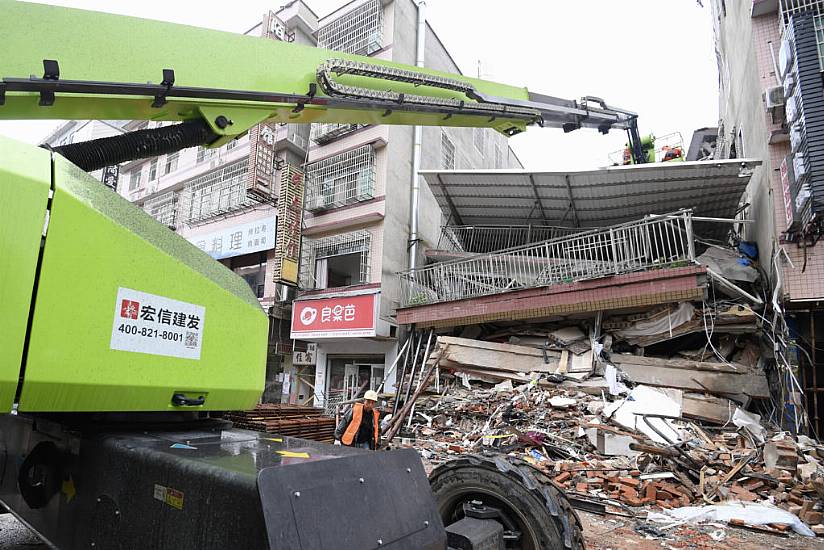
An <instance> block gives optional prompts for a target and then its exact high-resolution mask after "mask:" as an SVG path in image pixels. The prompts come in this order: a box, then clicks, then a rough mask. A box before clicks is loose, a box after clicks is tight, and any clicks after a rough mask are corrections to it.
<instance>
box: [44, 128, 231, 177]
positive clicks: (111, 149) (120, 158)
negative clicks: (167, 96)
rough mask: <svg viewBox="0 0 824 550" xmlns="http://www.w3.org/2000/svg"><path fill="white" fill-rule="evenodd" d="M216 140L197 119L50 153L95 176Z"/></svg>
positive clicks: (63, 147)
mask: <svg viewBox="0 0 824 550" xmlns="http://www.w3.org/2000/svg"><path fill="white" fill-rule="evenodd" d="M218 137H219V136H218V135H217V134H215V133H214V132H212V129H211V128H210V127H209V124H208V123H207V122H206V121H205V120H203V119H198V120H189V121H186V122H183V123H181V124H175V125H173V126H164V127H162V128H152V129H149V130H137V131H134V132H129V133H127V134H123V135H120V136H113V137H106V138H100V139H93V140H90V141H83V142H80V143H72V144H70V145H61V146H59V147H53V148H52V150H53V151H54V152H55V153H58V154H60V155H62V156H63V157H65V158H66V159H67V160H69V161H70V162H72V163H74V164H76V165H77V166H79V167H80V168H82V169H83V170H85V171H86V172H94V171H95V170H99V169H101V168H104V167H106V166H114V165H116V164H120V163H123V162H129V161H131V160H137V159H143V158H149V157H156V156H158V155H164V154H168V153H174V152H175V151H180V150H181V149H186V148H187V147H195V146H196V145H205V144H207V143H211V142H212V141H214V140H215V139H217V138H218Z"/></svg>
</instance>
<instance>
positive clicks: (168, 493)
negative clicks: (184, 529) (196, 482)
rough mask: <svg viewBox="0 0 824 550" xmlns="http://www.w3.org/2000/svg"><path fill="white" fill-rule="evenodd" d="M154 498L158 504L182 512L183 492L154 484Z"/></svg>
mask: <svg viewBox="0 0 824 550" xmlns="http://www.w3.org/2000/svg"><path fill="white" fill-rule="evenodd" d="M154 498H155V500H159V501H160V502H165V503H166V504H168V505H169V506H171V507H172V508H177V509H178V510H183V491H178V490H177V489H172V488H171V487H164V486H163V485H157V484H155V486H154Z"/></svg>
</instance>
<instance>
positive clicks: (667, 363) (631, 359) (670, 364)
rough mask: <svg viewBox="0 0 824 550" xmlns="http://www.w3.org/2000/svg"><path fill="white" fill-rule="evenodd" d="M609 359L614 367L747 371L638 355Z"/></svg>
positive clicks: (737, 366)
mask: <svg viewBox="0 0 824 550" xmlns="http://www.w3.org/2000/svg"><path fill="white" fill-rule="evenodd" d="M611 359H612V362H613V363H614V364H615V365H616V366H618V365H619V364H621V365H624V364H630V365H638V366H650V367H666V368H671V369H690V370H698V371H711V372H729V373H736V374H746V373H747V372H748V371H749V369H748V368H747V367H746V366H744V365H736V364H735V363H732V365H727V364H724V363H709V362H706V361H704V362H701V361H690V360H689V359H663V358H660V357H640V356H638V355H621V354H613V355H612V356H611Z"/></svg>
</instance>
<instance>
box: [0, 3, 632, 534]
mask: <svg viewBox="0 0 824 550" xmlns="http://www.w3.org/2000/svg"><path fill="white" fill-rule="evenodd" d="M0 36H2V38H3V54H2V55H0V79H1V80H0V119H4V120H12V119H13V120H24V119H116V120H128V119H140V120H154V121H176V122H179V124H174V125H171V126H165V127H161V128H156V129H148V130H140V131H136V132H133V133H129V134H125V135H122V136H115V137H112V138H104V139H99V140H93V141H90V142H85V143H77V144H71V145H66V146H62V147H55V148H53V149H48V148H40V147H34V146H30V145H26V144H23V143H20V142H17V141H15V140H12V139H8V138H4V137H3V138H0V258H1V259H2V260H1V261H0V413H3V414H2V415H0V503H2V505H3V506H4V507H5V509H7V510H8V511H10V512H11V513H13V514H14V515H15V516H17V517H18V518H19V519H20V520H21V521H23V522H24V523H25V524H26V525H28V526H29V527H30V528H32V529H33V530H34V531H36V532H37V533H38V534H39V535H40V536H41V537H42V538H43V539H44V540H45V541H47V542H48V543H49V544H50V545H52V546H53V547H55V548H59V549H80V548H94V549H108V548H116V549H138V548H139V549H146V548H174V549H176V550H187V549H227V548H243V549H257V548H271V549H282V548H283V549H298V548H299V549H304V550H308V549H333V548H334V549H341V548H355V549H362V548H378V547H380V548H415V549H419V548H426V549H435V548H447V547H448V546H449V547H453V546H454V547H460V548H504V547H506V548H523V549H538V548H580V547H581V546H582V544H583V543H582V538H581V532H580V524H579V522H578V520H577V517H576V515H575V513H574V512H573V511H572V509H571V507H570V505H569V502H568V501H567V499H566V498H565V497H564V496H563V495H562V494H561V493H560V492H559V491H558V490H557V489H556V488H555V487H554V486H553V485H552V484H551V483H550V482H549V480H547V479H546V478H544V477H543V476H542V475H541V474H540V473H539V472H538V471H537V470H534V469H532V468H531V467H529V466H528V465H526V464H523V463H518V462H514V461H512V460H506V459H505V458H502V457H484V456H476V457H466V458H463V459H460V460H456V461H453V462H450V463H447V464H446V465H444V466H442V467H440V468H438V469H437V470H436V471H435V472H433V474H432V476H431V477H430V479H427V476H426V475H425V473H424V470H423V468H422V466H421V463H420V460H419V458H418V456H417V454H416V453H415V452H414V451H412V450H400V451H388V452H377V453H368V452H362V451H358V450H355V449H350V448H345V447H334V446H331V445H324V444H319V443H313V442H310V441H305V440H300V439H294V438H289V437H275V436H271V435H270V434H261V433H256V432H250V431H244V430H239V429H233V428H232V427H231V425H229V424H228V423H226V422H224V421H221V420H217V419H213V418H210V413H211V412H213V411H225V410H240V409H247V408H251V407H253V406H254V405H255V404H256V403H257V402H258V399H259V396H260V393H261V391H262V388H263V383H264V374H265V353H266V339H267V317H266V315H265V314H264V312H263V311H262V309H261V307H260V305H259V304H258V301H257V299H256V298H255V296H254V295H253V294H252V292H251V291H250V289H249V287H248V286H247V285H246V283H245V282H244V281H243V280H242V279H241V278H239V277H238V276H236V275H235V274H234V273H232V272H231V271H229V270H228V269H226V268H224V267H223V266H222V265H221V264H219V263H218V262H216V261H214V260H212V259H211V258H210V257H209V256H207V255H206V254H205V253H203V252H202V251H200V250H199V249H197V248H196V247H194V246H193V245H191V244H189V243H188V242H187V241H185V240H184V239H183V238H181V237H179V236H178V235H176V234H175V233H174V232H172V231H170V230H169V229H168V228H166V227H164V226H163V225H161V224H159V223H157V222H156V221H155V220H154V219H152V218H151V217H149V216H148V215H146V214H145V213H144V212H142V211H141V210H140V209H138V208H136V207H135V206H134V205H132V204H131V203H129V202H128V201H126V200H125V199H123V198H122V197H120V196H119V195H117V194H116V193H112V192H111V191H110V190H109V189H107V188H105V187H104V186H103V185H101V184H100V183H99V182H97V181H95V180H94V179H93V178H91V177H90V176H89V175H88V174H87V173H86V172H87V171H92V170H96V169H99V168H102V167H105V166H112V165H116V164H118V163H122V162H126V161H129V160H133V159H138V158H147V157H150V156H154V155H160V154H168V153H171V152H173V151H177V150H180V149H183V148H185V147H192V146H198V145H200V146H205V147H217V146H220V145H221V144H223V143H225V142H227V141H229V140H232V139H234V138H236V137H238V136H240V135H242V134H244V133H245V132H247V131H248V130H249V129H250V128H252V127H253V126H255V125H257V124H259V123H261V122H264V121H269V122H284V123H311V122H337V123H350V124H354V123H358V124H409V125H413V124H414V125H443V126H470V127H486V128H494V129H496V130H498V131H500V132H503V133H505V134H507V135H513V134H516V133H518V132H521V131H523V130H524V129H525V128H526V126H528V125H539V126H548V127H556V128H562V129H564V130H565V131H571V130H575V129H578V128H582V127H587V128H594V129H597V130H599V131H601V132H604V133H605V132H608V131H609V130H611V129H619V130H626V131H627V132H628V133H629V134H630V137H631V140H632V138H633V136H636V137H637V130H636V126H635V121H636V116H635V114H634V113H631V112H628V111H624V110H621V109H613V108H610V107H609V106H607V105H606V103H605V102H604V101H602V100H599V99H596V98H584V99H582V100H579V101H571V100H562V99H558V98H554V97H550V96H545V95H541V94H535V93H532V92H529V91H528V90H526V89H525V88H519V87H515V86H508V85H504V84H498V83H494V82H488V81H483V80H479V79H475V78H468V77H465V76H460V75H453V74H445V73H441V72H437V71H432V70H428V69H425V68H418V67H412V66H404V65H400V64H397V63H392V62H388V61H383V60H377V59H373V58H369V57H359V56H355V55H348V54H343V53H340V52H333V51H328V50H323V49H317V48H310V47H302V46H298V45H295V44H291V43H286V42H278V41H273V40H265V39H261V38H254V37H248V36H238V35H234V34H229V33H223V32H217V31H212V30H204V29H198V28H193V27H187V26H182V25H175V24H169V23H162V22H157V21H149V20H143V19H136V18H131V17H122V16H116V15H110V14H105V13H96V12H89V11H82V10H76V9H68V8H63V7H54V6H46V5H38V4H27V3H18V2H9V1H7V0H2V1H0ZM40 74H42V76H39V75H40ZM32 75H34V76H32ZM639 158H640V157H639ZM430 482H431V483H430Z"/></svg>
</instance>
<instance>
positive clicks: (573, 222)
mask: <svg viewBox="0 0 824 550" xmlns="http://www.w3.org/2000/svg"><path fill="white" fill-rule="evenodd" d="M760 164H761V161H760V160H753V159H731V160H713V161H701V162H666V163H653V164H642V165H633V166H612V167H609V168H603V169H599V170H588V171H583V172H531V171H527V170H468V171H461V170H423V171H421V172H420V174H421V175H422V176H423V177H424V178H425V179H426V182H427V183H428V184H429V187H430V189H431V190H432V193H433V194H434V195H435V198H436V199H437V201H438V204H439V205H440V207H441V210H442V211H443V213H444V216H446V217H447V219H448V220H449V221H448V223H449V224H458V225H518V224H529V223H536V224H544V225H554V226H563V227H582V228H592V227H605V226H609V225H616V224H620V223H625V222H629V221H632V220H637V219H640V218H643V217H644V216H646V215H648V214H665V213H667V212H674V211H676V210H681V209H689V208H691V209H693V215H694V216H698V217H708V218H727V219H730V218H733V217H735V214H736V212H737V210H738V208H739V206H740V201H741V195H742V194H743V192H744V190H745V189H746V187H747V184H748V183H749V181H750V176H751V175H752V172H753V170H754V169H755V168H756V167H757V166H759V165H760ZM695 229H696V233H697V234H698V235H699V236H701V237H707V238H716V239H723V238H724V237H725V236H726V233H727V231H728V230H729V226H727V225H725V224H718V223H707V222H700V221H696V222H695Z"/></svg>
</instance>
